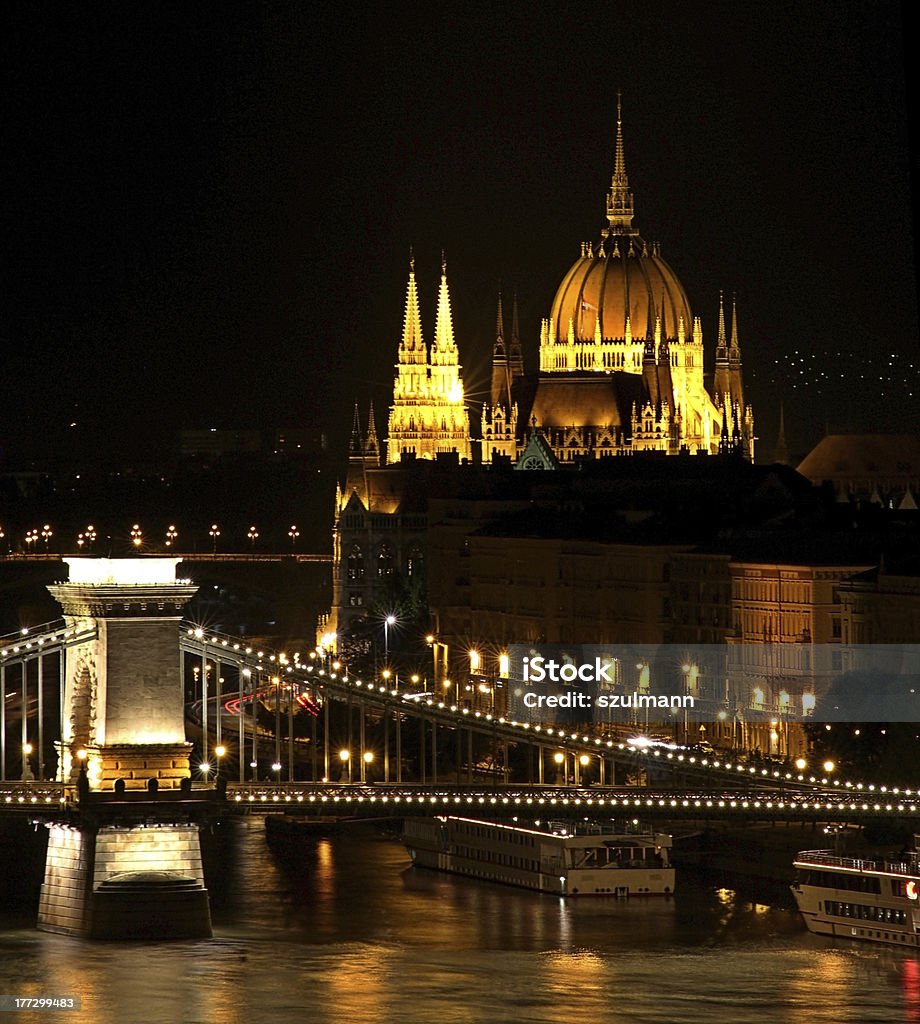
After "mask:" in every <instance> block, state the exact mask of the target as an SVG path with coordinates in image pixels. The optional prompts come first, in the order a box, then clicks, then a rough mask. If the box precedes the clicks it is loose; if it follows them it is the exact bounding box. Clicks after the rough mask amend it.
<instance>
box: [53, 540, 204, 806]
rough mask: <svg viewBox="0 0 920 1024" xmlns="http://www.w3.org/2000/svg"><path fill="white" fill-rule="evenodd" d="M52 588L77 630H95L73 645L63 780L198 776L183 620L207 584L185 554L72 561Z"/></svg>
mask: <svg viewBox="0 0 920 1024" xmlns="http://www.w3.org/2000/svg"><path fill="white" fill-rule="evenodd" d="M64 561H65V562H66V563H67V565H68V566H69V567H70V579H69V581H68V582H67V583H58V584H56V585H54V586H50V587H49V588H48V590H49V591H50V592H51V594H52V596H53V597H54V598H55V599H56V600H57V601H59V602H60V604H61V606H62V608H63V610H64V618H65V621H66V623H67V625H68V627H70V628H79V629H81V630H88V629H92V628H93V627H95V634H96V635H95V637H94V638H93V639H90V640H87V641H86V642H85V643H82V644H79V645H76V646H74V647H70V648H68V649H67V654H66V663H65V670H64V671H65V674H64V697H63V706H62V710H63V715H62V722H61V735H62V739H61V743H60V750H59V757H58V765H59V768H58V779H59V781H61V782H76V780H77V777H78V775H79V771H80V767H81V762H83V761H84V760H85V763H86V769H87V775H88V779H89V783H90V786H91V788H93V789H112V788H113V787H114V784H115V781H116V780H117V779H124V780H125V787H126V789H144V788H146V787H147V783H148V780H149V779H157V781H158V785H159V786H160V787H161V788H165V789H171V788H177V787H178V786H179V785H180V783H181V780H182V779H183V778H188V777H189V776H190V771H189V754H190V751H191V744H190V743H187V742H186V740H185V718H184V706H183V692H182V671H181V660H180V659H181V655H180V652H179V643H178V624H179V621H180V619H181V618H182V611H183V609H184V608H185V605H186V604H187V603H188V601H189V600H190V599H191V598H192V597H193V596H194V594H195V592H196V591H197V589H198V588H197V586H195V585H194V584H192V583H190V582H189V581H187V580H177V579H176V566H177V565H178V563H179V561H180V560H179V559H178V558H65V559H64Z"/></svg>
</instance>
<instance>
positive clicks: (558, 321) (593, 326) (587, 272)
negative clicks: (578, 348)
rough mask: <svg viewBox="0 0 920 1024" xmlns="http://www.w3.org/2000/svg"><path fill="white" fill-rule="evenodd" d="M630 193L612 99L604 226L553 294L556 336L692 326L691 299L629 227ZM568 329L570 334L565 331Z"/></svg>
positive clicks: (598, 337) (671, 332)
mask: <svg viewBox="0 0 920 1024" xmlns="http://www.w3.org/2000/svg"><path fill="white" fill-rule="evenodd" d="M633 213H634V209H633V194H632V191H631V189H630V187H629V179H628V178H627V176H626V159H625V157H624V155H623V121H622V117H621V112H620V105H619V101H618V102H617V142H616V160H615V163H614V169H613V179H612V180H611V182H610V191H609V192H608V193H607V226H606V227H605V228H604V229H603V231H602V232H601V237H600V240H599V241H598V242H597V243H596V244H592V243H590V242H584V243H582V246H581V256H580V257H579V258H578V260H577V261H576V262H575V263H574V264H573V266H572V268H571V269H570V270H569V272H568V273H567V274H566V275H565V277H564V278H563V279H562V284H560V285H559V288H558V290H557V291H556V297H555V299H553V306H552V311H551V312H550V317H549V320H550V328H551V330H552V333H553V335H554V336H555V337H556V338H560V339H562V338H569V337H571V336H574V339H575V340H576V341H578V340H581V341H607V340H620V339H623V338H625V337H626V333H627V332H626V320H627V317H628V318H629V328H630V330H629V333H630V334H631V336H632V337H633V338H635V339H637V340H641V339H643V338H645V337H648V336H651V335H653V334H654V333H655V327H656V321H657V319H658V317H661V334H662V336H663V337H665V338H672V339H673V338H677V335H678V326H679V324H680V322H681V320H683V328H684V331H686V332H687V333H688V334H689V333H690V332H691V331H692V330H693V317H692V316H691V313H690V303H689V302H688V301H687V294H686V292H685V291H684V288H683V285H682V284H681V283H680V281H678V280H677V275H676V274H675V273H674V271H673V270H672V269H671V268H670V267H669V266H668V264H667V263H665V261H664V260H663V259H662V258H661V251H660V249H659V247H658V244H657V243H653V244H652V245H649V244H648V243H647V242H645V241H643V240H642V239H641V238H640V237H639V232H638V230H637V229H636V228H634V227H633ZM570 328H571V334H570Z"/></svg>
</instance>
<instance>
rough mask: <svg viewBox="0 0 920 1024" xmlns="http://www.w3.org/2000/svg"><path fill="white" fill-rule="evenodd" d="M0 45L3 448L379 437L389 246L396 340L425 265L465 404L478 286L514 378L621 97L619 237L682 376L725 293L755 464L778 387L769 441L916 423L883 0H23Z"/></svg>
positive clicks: (587, 229)
mask: <svg viewBox="0 0 920 1024" xmlns="http://www.w3.org/2000/svg"><path fill="white" fill-rule="evenodd" d="M0 37H2V42H0V50H2V59H0V74H2V76H3V80H2V90H3V96H4V108H5V117H4V122H5V129H6V130H5V133H4V146H3V151H4V152H3V167H4V178H5V179H6V180H5V188H4V189H3V199H2V204H3V205H2V209H3V222H4V223H3V236H4V249H5V251H6V253H7V255H8V260H7V261H6V262H7V271H6V273H5V275H4V278H3V288H2V291H0V331H2V344H3V352H4V389H3V394H4V402H3V407H2V409H0V442H2V445H3V453H4V454H7V455H9V456H10V457H11V458H16V459H17V460H21V459H23V458H29V457H37V456H44V455H47V454H48V453H49V452H54V451H59V452H60V451H68V452H76V453H78V454H81V455H83V456H84V457H90V458H91V457H92V455H93V453H95V452H99V453H107V452H109V451H112V450H117V451H120V452H134V451H136V452H138V453H143V454H146V453H147V452H149V451H156V450H162V446H163V445H164V444H166V443H168V442H169V441H170V439H171V437H172V436H173V434H174V432H175V431H176V430H177V429H179V428H180V427H202V426H239V427H271V426H273V425H285V426H294V425H304V426H323V427H325V428H327V429H328V430H330V431H331V433H332V437H333V440H334V441H335V442H336V443H340V442H341V441H342V439H344V436H345V432H346V431H347V427H348V424H349V422H350V419H351V410H352V405H353V402H354V401H355V400H356V399H357V400H359V401H360V402H361V403H362V404H365V403H366V402H367V401H368V399H369V398H371V397H373V398H374V399H375V401H376V403H377V409H378V422H379V426H380V427H381V428H382V427H383V426H384V409H385V407H386V405H387V402H388V400H389V397H390V393H391V389H392V375H393V369H392V367H393V362H394V360H395V358H396V348H397V345H398V342H399V337H400V332H401V326H402V315H403V306H404V299H405V282H406V274H407V264H408V254H409V248H410V246H413V247H414V250H415V254H416V263H417V273H418V278H419V287H420V299H421V304H422V317H423V329H424V332H425V335H426V340H430V339H431V336H432V333H433V326H434V313H435V299H436V288H437V279H438V271H439V265H440V254H441V250H442V249H444V250H445V251H446V256H447V263H448V278H449V283H450V287H451V295H452V299H453V307H454V322H455V328H456V336H457V340H458V343H459V345H460V350H461V358H462V360H463V363H464V367H465V377H466V383H467V391H468V394H469V396H470V397H471V398H472V399H474V400H475V399H477V398H481V397H482V396H483V393H484V389H485V387H486V384H487V380H488V363H487V361H488V356H489V353H490V349H491V343H492V339H493V335H494V323H495V300H496V293H497V290H498V287H499V282H500V281H501V283H502V287H503V289H504V292H505V294H506V296H507V295H509V293H510V292H511V290H512V289H515V288H516V289H517V294H518V297H519V303H520V314H521V328H522V334H523V337H524V342H525V357H526V358H527V359H528V362H529V366H530V367H531V368H533V366H534V364H535V360H536V351H537V339H538V331H539V321H540V318H541V317H543V316H546V315H547V314H548V312H549V308H550V304H551V302H552V297H553V294H554V291H555V288H556V286H557V284H558V283H559V281H560V279H561V278H562V275H563V274H564V272H565V271H566V270H567V268H568V267H569V265H570V264H571V263H572V262H573V261H574V259H575V258H576V257H577V255H578V252H579V244H580V242H581V241H583V240H588V239H591V240H594V239H596V238H597V236H598V234H599V230H600V228H601V227H602V226H603V225H604V224H605V217H604V202H605V196H606V191H607V188H608V186H609V181H610V175H611V171H612V167H613V145H614V130H615V118H616V93H617V90H618V89H622V92H623V117H624V126H625V139H626V162H627V170H628V173H629V179H630V184H631V186H632V189H633V192H634V195H635V204H636V219H635V223H636V224H637V226H638V228H639V230H640V232H641V233H642V235H643V236H644V237H645V238H646V239H647V240H649V241H653V240H654V241H660V242H661V244H662V252H663V255H664V257H665V259H666V260H668V262H669V263H670V264H671V265H672V267H674V269H675V270H676V272H677V274H678V276H679V277H680V279H681V280H682V282H683V284H684V286H685V288H686V290H687V292H688V295H689V298H690V302H691V305H692V307H693V310H694V312H695V313H697V314H699V315H700V316H702V318H703V329H704V337H705V340H706V343H707V346H706V347H707V355H708V358H709V359H710V360H711V358H712V352H713V347H714V340H715V327H716V316H717V310H718V295H719V289H720V288H721V289H724V290H725V292H726V294H730V293H732V292H737V295H738V304H739V314H740V327H741V339H742V352H743V356H744V361H745V374H746V383H747V386H748V392H749V395H750V397H751V398H752V401H753V403H754V409H755V415H756V418H757V426H758V433H759V434H760V436H761V438H762V439H763V442H764V444H765V445H766V446H767V447H769V448H770V449H771V450H772V446H773V443H774V440H775V430H776V409H777V404H778V401H779V398H780V397H783V399H784V402H785V410H786V423H787V429H788V432H789V435H790V444H791V447H792V448H793V451H796V450H799V451H802V450H806V449H807V448H808V447H809V446H810V445H811V444H813V443H815V441H817V440H818V438H819V437H820V436H821V434H822V433H823V431H824V428H825V424H827V425H829V426H830V428H831V429H842V428H845V427H853V428H863V429H867V428H875V429H898V428H899V427H901V428H903V426H904V425H905V420H906V424H907V425H910V426H911V427H912V428H914V429H918V428H920V417H918V413H917V409H918V388H917V383H918V382H917V368H918V365H920V353H918V330H917V299H916V277H915V271H914V249H913V238H912V223H913V216H912V212H911V186H910V174H911V160H912V158H911V150H910V148H909V120H908V116H907V111H906V107H905V69H904V56H903V50H902V29H901V9H900V5H898V4H893V3H886V2H868V3H862V2H849V0H835V2H827V3H824V2H815V0H809V2H806V3H785V2H770V3H761V2H754V3H745V4H737V3H734V2H733V3H724V2H715V3H692V2H691V3H684V4H677V3H676V2H668V3H663V2H655V0H651V2H649V0H643V2H633V0H627V2H621V3H617V4H570V3H567V4H559V5H553V4H542V5H539V6H538V5H535V4H526V5H525V4H516V5H507V4H491V5H485V4H466V5H454V4H439V5H433V4H432V5H426V6H424V7H422V6H412V7H409V8H402V7H397V6H392V5H386V6H382V7H380V8H375V9H372V10H370V11H365V10H364V9H363V8H358V7H346V6H336V7H335V8H334V9H332V8H327V7H323V8H321V7H320V5H314V4H308V3H294V2H287V3H258V4H255V3H250V4H242V3H238V4H222V3H195V4H156V3H147V4H131V5H126V4H114V3H111V4H106V3H92V4H89V3H87V4H66V3H61V4H34V3H24V4H7V5H4V7H3V12H2V14H0ZM915 158H916V151H915V150H914V158H913V159H914V162H915ZM914 170H915V172H916V165H915V167H914ZM819 373H823V374H825V375H826V377H824V378H820V381H819V382H818V383H815V379H816V376H817V374H819ZM841 375H843V376H841ZM70 424H76V426H70Z"/></svg>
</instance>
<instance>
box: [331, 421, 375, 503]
mask: <svg viewBox="0 0 920 1024" xmlns="http://www.w3.org/2000/svg"><path fill="white" fill-rule="evenodd" d="M366 468H367V463H366V459H365V446H364V439H363V438H362V436H361V419H360V416H359V415H358V403H357V402H355V415H354V418H353V420H352V426H351V440H350V441H349V442H348V470H347V472H346V475H345V486H344V487H343V488H342V491H341V496H340V499H339V501H338V502H337V503H336V518H338V514H339V513H340V512H341V511H342V509H343V508H344V507H345V506H346V505H347V504H348V499H349V498H350V497H351V496H352V494H357V496H358V500H359V501H360V502H361V504H362V505H364V507H365V508H367V507H368V497H367V478H366V476H365V475H364V471H365V469H366Z"/></svg>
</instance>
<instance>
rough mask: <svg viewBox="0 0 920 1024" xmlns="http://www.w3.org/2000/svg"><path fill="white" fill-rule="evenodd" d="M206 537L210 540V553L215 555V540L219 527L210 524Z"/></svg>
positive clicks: (218, 534)
mask: <svg viewBox="0 0 920 1024" xmlns="http://www.w3.org/2000/svg"><path fill="white" fill-rule="evenodd" d="M208 536H209V537H210V538H211V543H212V549H211V550H212V551H213V552H214V554H217V538H218V537H219V536H220V527H219V526H218V525H217V523H211V529H210V530H208Z"/></svg>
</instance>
